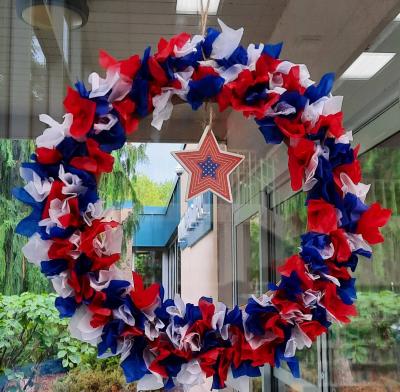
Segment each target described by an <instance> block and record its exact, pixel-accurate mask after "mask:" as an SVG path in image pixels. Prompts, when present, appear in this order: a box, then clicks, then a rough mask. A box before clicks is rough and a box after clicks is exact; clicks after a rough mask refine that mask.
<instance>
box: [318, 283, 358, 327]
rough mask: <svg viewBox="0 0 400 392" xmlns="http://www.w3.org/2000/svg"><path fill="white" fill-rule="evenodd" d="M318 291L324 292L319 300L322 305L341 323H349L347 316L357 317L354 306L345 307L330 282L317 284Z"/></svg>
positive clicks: (334, 286)
mask: <svg viewBox="0 0 400 392" xmlns="http://www.w3.org/2000/svg"><path fill="white" fill-rule="evenodd" d="M317 285H318V286H319V290H321V291H322V292H324V296H323V297H322V299H321V303H322V305H323V306H324V307H325V308H326V310H328V311H329V313H331V314H332V315H333V316H334V317H335V318H336V319H337V320H339V321H341V322H343V323H349V322H350V319H349V316H357V310H356V307H355V305H354V304H352V305H346V304H345V303H344V302H343V301H342V300H341V298H340V297H339V296H338V294H337V291H336V285H335V284H334V283H332V282H327V281H321V282H317Z"/></svg>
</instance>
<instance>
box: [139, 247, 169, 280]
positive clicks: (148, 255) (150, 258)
mask: <svg viewBox="0 0 400 392" xmlns="http://www.w3.org/2000/svg"><path fill="white" fill-rule="evenodd" d="M134 269H135V271H137V272H138V273H139V274H141V275H142V277H143V283H144V285H145V287H146V286H149V285H151V284H152V283H159V282H161V281H162V251H156V250H149V251H139V252H136V253H135V260H134Z"/></svg>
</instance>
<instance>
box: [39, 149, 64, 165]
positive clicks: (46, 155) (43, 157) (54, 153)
mask: <svg viewBox="0 0 400 392" xmlns="http://www.w3.org/2000/svg"><path fill="white" fill-rule="evenodd" d="M35 152H36V158H37V161H38V162H39V163H41V164H42V165H54V164H55V163H57V162H60V161H61V159H62V155H61V153H60V151H58V150H57V149H56V148H46V147H37V148H36V151H35Z"/></svg>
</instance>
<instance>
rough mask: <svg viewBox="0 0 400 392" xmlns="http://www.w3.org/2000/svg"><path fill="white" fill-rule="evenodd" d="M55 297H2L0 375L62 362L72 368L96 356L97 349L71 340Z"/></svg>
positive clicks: (28, 295)
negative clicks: (18, 369)
mask: <svg viewBox="0 0 400 392" xmlns="http://www.w3.org/2000/svg"><path fill="white" fill-rule="evenodd" d="M55 297H56V296H55V295H54V294H33V293H23V294H21V295H11V296H5V295H1V294H0V375H1V373H3V372H5V370H6V369H14V368H16V367H18V366H21V365H25V364H33V365H36V364H39V363H40V362H43V361H45V360H47V359H53V358H54V359H55V358H59V359H61V360H62V364H63V366H64V367H65V368H68V369H69V368H73V367H75V366H77V365H79V364H80V363H81V362H82V361H86V360H88V359H89V358H92V357H95V356H96V349H95V348H94V347H92V346H90V345H88V344H86V343H82V342H80V341H79V340H77V339H74V338H72V337H71V336H70V333H69V331H68V328H67V326H68V320H67V319H60V318H59V315H58V311H57V309H56V308H55V307H54V299H55Z"/></svg>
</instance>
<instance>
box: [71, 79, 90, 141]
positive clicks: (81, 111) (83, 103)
mask: <svg viewBox="0 0 400 392" xmlns="http://www.w3.org/2000/svg"><path fill="white" fill-rule="evenodd" d="M64 107H65V109H66V110H67V112H68V113H72V115H73V116H74V118H73V122H72V125H71V129H70V133H71V135H72V136H74V137H75V138H82V137H84V136H86V134H87V133H88V132H89V131H90V129H91V128H92V125H93V121H94V115H95V113H96V104H95V103H94V102H93V101H91V100H90V99H86V98H82V97H81V96H80V95H79V93H78V92H77V91H75V90H73V89H72V88H70V87H68V90H67V96H66V97H65V99H64Z"/></svg>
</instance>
